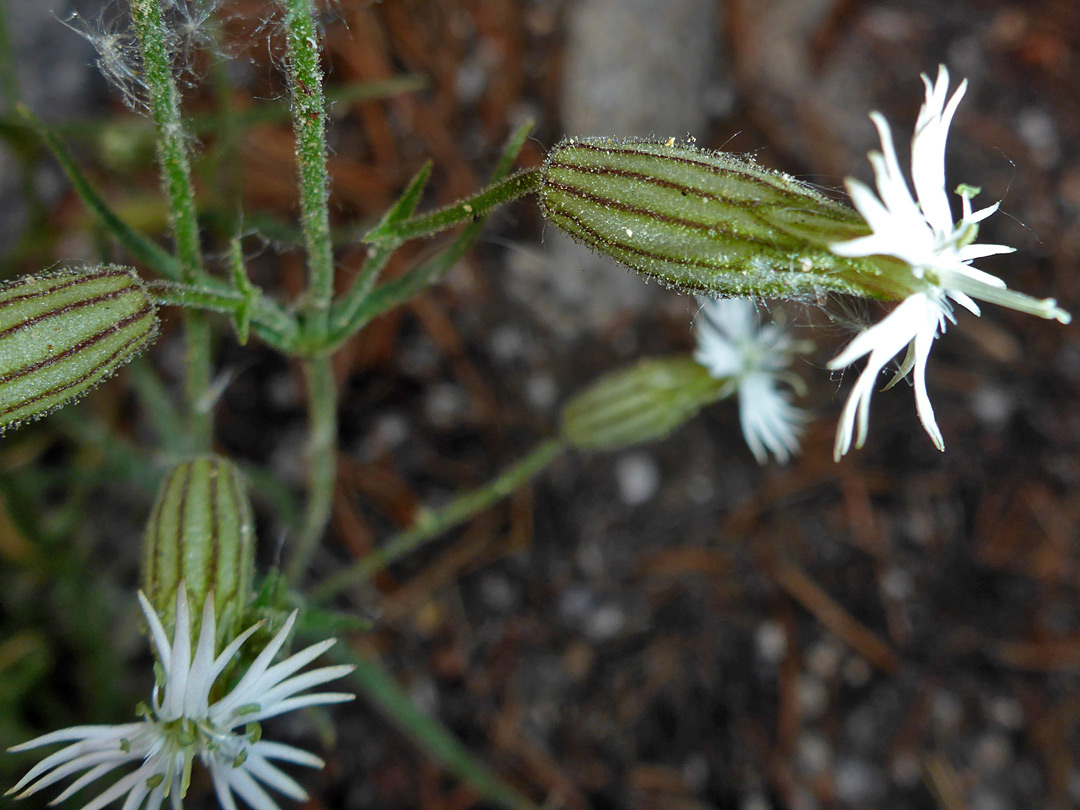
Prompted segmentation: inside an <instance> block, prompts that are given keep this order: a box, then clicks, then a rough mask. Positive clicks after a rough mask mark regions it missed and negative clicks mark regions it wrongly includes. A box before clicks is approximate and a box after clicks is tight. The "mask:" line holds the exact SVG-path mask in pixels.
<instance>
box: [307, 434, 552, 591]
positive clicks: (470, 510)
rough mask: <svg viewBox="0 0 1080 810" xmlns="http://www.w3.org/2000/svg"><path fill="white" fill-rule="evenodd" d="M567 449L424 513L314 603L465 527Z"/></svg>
mask: <svg viewBox="0 0 1080 810" xmlns="http://www.w3.org/2000/svg"><path fill="white" fill-rule="evenodd" d="M565 449H566V443H565V442H564V441H563V440H562V439H558V438H557V439H548V440H547V441H545V442H544V443H543V444H541V445H539V446H538V447H536V448H535V449H533V451H532V452H531V453H529V454H528V455H527V456H525V457H524V458H521V459H519V460H518V461H517V462H515V463H514V464H513V465H511V466H510V467H508V468H507V469H505V470H503V471H502V472H501V473H500V474H499V475H498V476H497V477H496V478H494V479H493V480H492V481H489V482H488V483H487V484H485V485H484V486H482V487H480V488H479V489H475V490H473V491H472V492H466V493H464V494H462V495H459V496H457V497H456V498H454V500H452V501H450V503H448V504H447V505H446V506H443V507H442V508H440V509H435V510H432V511H426V512H423V513H421V515H420V516H419V518H418V519H417V521H416V523H415V524H413V525H412V526H410V527H409V528H408V529H406V530H405V531H403V532H399V533H398V534H396V535H394V536H393V537H391V538H390V539H389V540H388V541H387V542H386V543H385V545H383V546H382V547H381V548H379V549H378V550H376V551H373V552H371V554H369V555H367V556H366V557H364V559H362V560H360V561H359V562H357V563H355V564H353V565H351V566H349V567H348V568H345V569H343V570H341V571H339V572H338V573H336V574H334V575H333V576H331V577H329V578H327V579H326V580H325V581H324V582H323V583H322V584H321V585H320V586H319V587H318V588H317V589H316V590H315V592H314V594H313V595H312V597H311V601H312V602H313V603H321V602H326V601H328V600H330V599H333V598H334V597H335V596H337V595H338V594H339V593H341V592H342V591H343V590H345V589H346V588H349V587H351V586H353V585H356V584H358V583H360V582H363V581H365V580H366V579H368V578H369V577H371V576H372V574H375V573H377V572H378V571H381V570H382V569H383V568H385V567H386V566H387V565H389V564H390V563H392V562H394V561H395V560H397V559H400V558H401V557H403V556H404V555H406V554H408V553H409V552H411V551H414V550H415V549H417V548H419V547H420V546H422V545H423V544H424V543H426V542H427V541H428V540H432V539H434V538H435V537H438V536H439V535H440V534H442V533H443V532H446V531H449V530H450V529H452V528H453V527H454V526H457V525H460V524H461V523H464V522H465V521H466V520H468V519H469V518H471V517H473V516H474V515H477V514H479V513H480V512H482V511H484V510H485V509H487V508H488V507H490V506H492V505H493V504H495V503H496V502H497V501H500V500H502V499H503V498H505V497H506V496H507V495H509V494H510V493H512V492H513V491H514V490H516V489H517V488H518V487H520V486H522V485H523V484H524V483H525V482H527V481H528V480H529V479H530V478H532V477H533V476H534V475H536V474H537V473H539V472H540V471H541V470H543V469H544V468H546V467H547V466H548V465H549V464H551V462H553V461H554V460H555V459H556V458H557V457H558V456H559V454H560V453H562V451H563V450H565Z"/></svg>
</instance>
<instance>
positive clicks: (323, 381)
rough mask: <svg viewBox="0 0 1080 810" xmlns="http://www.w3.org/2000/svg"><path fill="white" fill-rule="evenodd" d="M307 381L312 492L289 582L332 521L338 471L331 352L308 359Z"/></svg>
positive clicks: (296, 578) (302, 568)
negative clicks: (331, 515)
mask: <svg viewBox="0 0 1080 810" xmlns="http://www.w3.org/2000/svg"><path fill="white" fill-rule="evenodd" d="M304 380H305V382H306V384H307V400H308V419H309V420H310V426H309V438H308V448H307V455H308V459H307V461H308V475H309V481H308V496H307V505H306V506H305V509H304V518H303V522H302V523H301V525H300V536H299V537H298V538H297V541H296V545H295V546H294V547H293V550H292V558H291V559H290V560H289V563H288V566H287V567H286V569H285V574H286V576H287V578H288V580H289V582H291V583H293V584H294V585H295V584H296V583H298V582H299V581H300V579H301V578H302V577H303V575H304V571H306V570H307V567H308V563H309V562H310V561H311V557H312V555H313V554H314V553H315V549H316V548H318V545H319V541H320V540H321V539H322V536H323V533H324V532H325V531H326V525H327V524H328V523H329V522H330V513H331V510H332V507H333V500H334V480H335V478H336V474H337V391H336V390H335V386H334V374H333V370H332V369H331V367H330V356H329V355H319V356H317V357H309V358H308V359H306V360H305V361H304Z"/></svg>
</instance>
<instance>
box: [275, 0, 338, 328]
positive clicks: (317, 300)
mask: <svg viewBox="0 0 1080 810" xmlns="http://www.w3.org/2000/svg"><path fill="white" fill-rule="evenodd" d="M279 2H280V3H281V5H282V6H283V8H284V10H285V34H286V41H287V44H288V55H289V90H290V93H291V96H292V115H293V131H294V133H295V134H296V164H297V169H298V171H299V175H300V223H301V227H302V229H303V232H304V246H305V247H306V249H307V265H308V291H307V306H308V315H309V324H308V328H309V329H310V331H311V332H312V333H314V334H316V335H324V334H325V333H326V331H327V323H328V318H329V313H330V302H331V300H332V299H333V297H334V257H333V250H332V246H331V242H330V214H329V209H328V206H327V189H328V188H329V179H328V177H327V173H326V99H325V98H324V96H323V76H322V67H321V66H320V64H319V50H318V41H317V39H316V37H315V20H314V18H313V10H312V6H311V0H279Z"/></svg>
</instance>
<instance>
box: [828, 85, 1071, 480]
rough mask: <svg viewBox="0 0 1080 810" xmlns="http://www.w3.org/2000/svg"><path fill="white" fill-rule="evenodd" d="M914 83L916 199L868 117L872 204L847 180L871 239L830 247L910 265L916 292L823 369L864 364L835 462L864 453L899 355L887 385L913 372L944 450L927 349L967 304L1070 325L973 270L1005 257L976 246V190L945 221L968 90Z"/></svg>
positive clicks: (1049, 304)
mask: <svg viewBox="0 0 1080 810" xmlns="http://www.w3.org/2000/svg"><path fill="white" fill-rule="evenodd" d="M922 80H923V84H924V85H926V100H925V101H924V102H923V105H922V108H921V109H920V110H919V118H918V121H917V122H916V124H915V134H914V135H913V136H912V139H911V178H912V181H913V184H914V187H915V194H916V197H917V200H916V198H913V197H912V196H911V191H910V189H909V188H908V184H907V180H906V179H905V178H904V175H903V173H902V172H901V171H900V163H899V161H898V160H897V157H896V148H895V147H894V146H893V140H892V134H891V132H890V130H889V124H888V122H887V121H886V120H885V118H884V117H883V116H882V115H881V114H880V113H878V112H872V113H870V118H871V120H873V122H874V126H875V127H877V130H878V134H879V136H880V137H881V149H882V151H881V152H880V153H878V152H871V153H870V155H869V157H870V163H871V165H872V166H873V168H874V176H875V179H876V182H877V191H878V193H877V195H875V194H874V193H873V192H872V191H871V190H870V189H869V188H868V187H867V186H866V185H865V184H863V183H861V182H859V181H858V180H855V179H854V178H848V180H847V188H848V193H849V194H850V195H851V200H852V202H853V203H854V204H855V207H856V208H857V209H858V211H859V213H860V214H862V216H863V218H864V219H865V220H866V222H867V224H868V225H869V226H870V229H871V231H872V233H871V234H870V235H868V236H863V237H860V238H858V239H852V240H851V241H848V242H839V243H836V244H833V245H830V249H831V250H832V252H833V253H835V254H837V255H839V256H874V255H881V256H893V257H895V258H897V259H900V260H901V261H902V262H904V263H906V264H907V265H908V267H909V269H910V272H911V273H912V275H913V277H914V278H913V287H915V289H916V290H917V291H916V292H914V293H913V294H911V295H909V296H908V297H907V298H906V299H904V301H903V302H902V303H901V304H900V305H899V306H898V307H897V308H896V309H894V310H893V311H892V312H891V313H889V315H888V316H887V317H886V318H885V319H884V320H882V321H881V322H880V323H878V324H876V325H874V326H872V327H870V328H869V329H867V330H866V331H864V332H862V333H861V334H860V335H858V336H857V337H856V338H855V339H854V340H853V341H851V343H850V344H848V346H847V347H846V348H845V349H844V350H843V351H842V352H841V353H840V354H839V355H838V356H837V357H835V358H834V359H833V360H832V362H830V363H829V368H831V369H839V368H843V367H845V366H848V365H851V364H852V363H853V362H855V361H856V360H858V359H859V358H860V357H863V356H864V355H869V359H868V360H867V364H866V368H865V369H863V372H862V374H860V375H859V379H858V381H857V382H856V383H855V387H854V389H853V390H852V392H851V396H849V397H848V400H847V403H846V404H845V405H844V409H843V412H842V413H841V416H840V426H839V428H838V429H837V433H836V446H835V449H834V457H835V458H836V459H837V460H839V459H840V457H841V456H843V455H844V454H845V453H846V452H847V451H848V450H849V449H850V448H851V443H852V439H853V438H854V440H855V446H856V447H862V445H863V442H864V441H865V439H866V430H867V426H868V422H869V418H870V397H871V396H872V395H873V392H874V387H875V384H876V381H877V378H878V376H879V374H880V373H881V371H882V369H883V368H884V367H885V366H886V365H887V364H888V363H889V361H891V360H892V359H893V358H894V357H895V356H896V355H897V354H898V353H899V352H900V351H901V350H902V349H904V348H905V347H907V350H908V351H907V355H906V357H905V359H904V361H903V363H902V364H901V366H900V370H899V372H898V373H897V375H896V377H895V378H894V379H893V382H894V383H895V382H897V381H898V380H899V379H902V378H903V377H905V376H907V374H908V373H909V372H911V371H914V375H913V378H914V384H915V404H916V408H917V410H918V414H919V419H920V420H921V421H922V423H923V427H924V428H926V432H927V433H928V434H929V435H930V439H931V440H932V441H933V442H934V445H935V446H936V447H937V448H938V449H939V450H944V449H945V443H944V442H943V440H942V438H941V431H940V430H939V429H938V425H937V421H936V420H935V419H934V409H933V408H932V407H931V405H930V397H929V396H928V395H927V392H926V360H927V357H928V356H929V354H930V348H931V346H932V345H933V343H934V340H935V339H936V338H937V337H938V335H940V334H942V333H944V331H945V328H946V326H947V323H948V322H949V321H952V322H954V323H955V318H954V317H953V304H954V303H955V304H959V305H960V306H962V307H964V309H967V310H969V311H970V312H972V313H974V314H975V315H978V314H979V307H978V305H977V304H976V303H975V301H974V300H972V299H976V298H977V299H979V300H980V301H986V302H989V303H993V304H1000V305H1002V306H1006V307H1009V308H1011V309H1016V310H1019V311H1021V312H1027V313H1029V314H1032V315H1038V316H1039V317H1042V318H1055V319H1057V320H1058V321H1060V322H1062V323H1068V322H1069V320H1070V316H1069V314H1068V313H1067V312H1065V311H1064V310H1062V309H1060V308H1059V307H1058V306H1057V303H1056V302H1055V301H1054V300H1053V299H1050V298H1048V299H1043V300H1038V299H1035V298H1031V297H1029V296H1026V295H1023V294H1021V293H1017V292H1013V291H1011V290H1008V289H1006V287H1005V282H1004V281H1002V280H1001V279H999V278H998V277H996V276H992V275H990V274H989V273H984V272H983V271H981V270H977V269H975V268H974V267H972V266H971V262H972V261H974V260H975V259H981V258H983V257H985V256H992V255H994V254H998V253H1011V252H1012V251H1013V248H1011V247H1007V246H1005V245H979V244H975V243H974V242H975V238H976V236H977V234H978V223H979V222H981V221H982V220H984V219H986V218H987V217H988V216H990V215H991V214H993V213H994V212H995V211H997V209H998V203H994V204H993V205H990V206H987V207H986V208H983V209H981V210H979V211H972V210H971V198H972V197H973V196H975V194H977V193H978V189H974V188H971V187H970V186H960V187H959V188H958V189H957V194H959V196H960V198H961V211H962V213H961V218H960V221H959V222H956V221H954V220H953V217H952V210H951V208H950V205H949V195H948V193H947V192H946V190H945V141H946V139H947V137H948V134H949V126H950V124H951V123H952V119H953V115H954V114H955V113H956V108H957V106H958V105H959V104H960V99H962V98H963V96H964V91H965V90H966V89H967V81H966V80H965V81H963V82H961V83H960V86H959V87H958V88H957V89H956V91H955V92H954V93H953V94H952V97H951V98H947V96H948V90H949V72H948V71H947V70H946V69H945V66H944V65H942V66H941V67H939V68H938V76H937V81H936V82H933V83H931V81H930V79H929V77H928V76H926V75H925V74H923V76H922ZM890 385H891V383H890Z"/></svg>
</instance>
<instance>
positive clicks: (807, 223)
mask: <svg viewBox="0 0 1080 810" xmlns="http://www.w3.org/2000/svg"><path fill="white" fill-rule="evenodd" d="M538 194H539V200H540V206H541V208H542V210H543V212H544V215H545V216H546V217H547V218H548V219H549V220H551V222H553V223H554V224H556V225H558V226H559V227H560V228H562V229H563V230H565V231H567V232H568V233H569V234H570V235H571V236H572V237H573V238H574V239H576V240H577V241H579V242H583V243H584V244H586V245H588V246H590V247H592V248H594V249H595V250H597V251H599V252H600V253H603V254H604V255H607V256H610V257H611V258H613V259H615V260H616V261H618V262H621V263H622V264H625V265H627V266H628V267H630V268H631V269H632V270H635V271H637V272H638V273H641V274H642V275H645V276H650V277H655V278H657V279H659V280H660V281H662V282H664V283H665V284H668V285H671V286H673V287H676V288H678V289H680V290H682V291H683V292H707V293H715V294H719V295H725V296H740V297H749V296H755V297H780V298H791V297H793V296H799V295H814V296H818V295H820V294H821V293H823V292H826V291H836V292H846V293H854V294H856V295H864V296H869V297H874V298H903V297H904V296H905V295H906V294H907V292H909V290H907V286H905V285H904V283H905V282H906V281H907V278H906V277H907V276H908V275H910V274H909V273H893V274H890V273H888V272H886V271H887V269H888V267H887V262H888V260H887V259H882V258H881V257H869V258H868V257H860V258H859V259H855V260H853V259H851V258H845V257H841V256H836V255H834V254H833V253H832V252H831V251H830V250H829V247H828V246H829V245H830V244H831V243H834V242H839V241H843V240H848V239H854V238H856V237H859V236H865V235H866V234H868V233H869V232H870V229H869V227H868V226H867V225H866V223H865V222H864V221H863V219H862V217H860V216H859V215H858V214H857V213H856V212H855V211H853V210H852V209H850V208H848V207H847V206H845V205H842V204H840V203H838V202H835V201H833V200H831V199H829V198H828V197H826V196H825V195H824V194H822V193H820V192H819V191H817V190H816V189H814V188H813V187H811V186H809V185H807V184H806V183H803V182H800V181H799V180H796V179H795V178H793V177H791V176H789V175H786V174H783V173H781V172H776V171H771V170H769V169H765V168H762V167H761V166H758V165H757V164H756V163H754V162H753V161H752V160H748V159H744V158H739V157H735V156H732V155H728V154H724V153H722V152H708V151H705V150H702V149H698V148H696V147H694V146H690V145H688V144H677V143H675V139H674V138H672V139H669V140H668V141H667V142H653V141H643V140H612V139H609V138H584V139H583V138H570V139H567V140H564V141H562V142H561V143H559V144H557V145H556V146H555V147H554V148H553V149H552V150H551V151H550V152H549V153H548V156H547V159H546V160H545V162H544V165H543V168H542V170H541V181H540V190H539V192H538ZM893 276H895V277H897V280H894V278H893ZM898 284H899V285H900V286H901V287H902V288H903V289H897V288H896V287H897V285H898ZM908 286H909V284H908Z"/></svg>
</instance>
